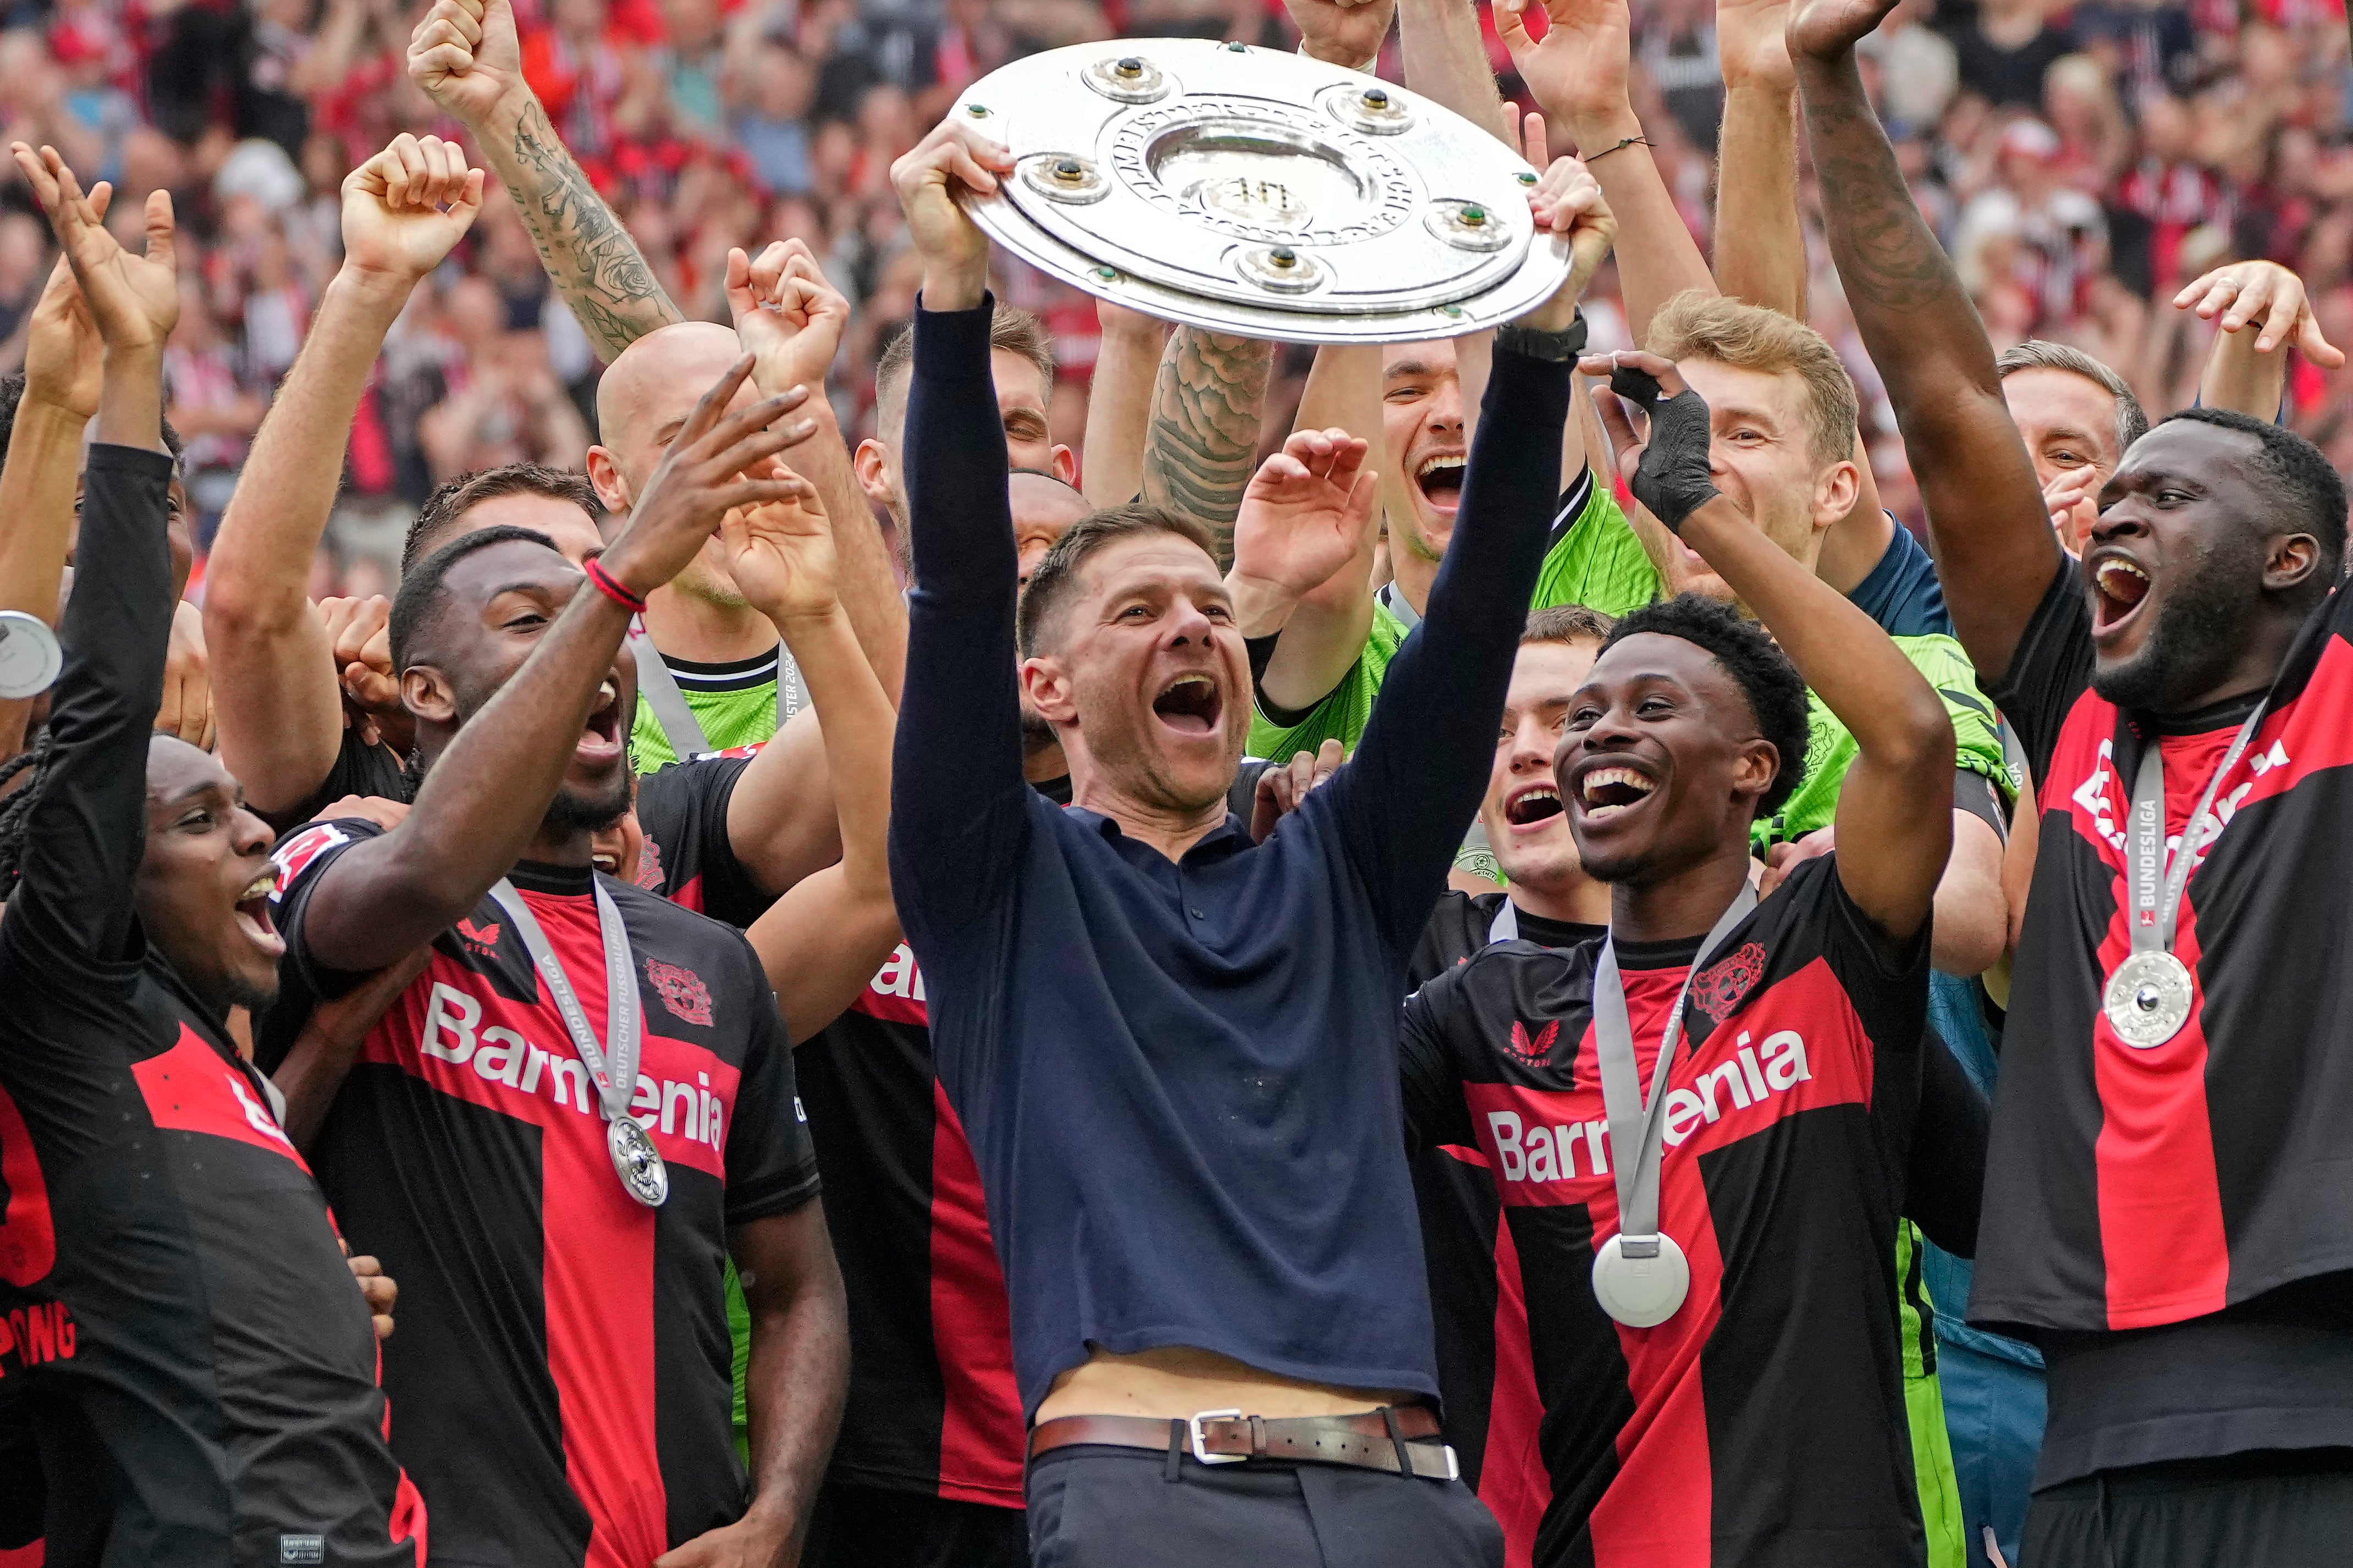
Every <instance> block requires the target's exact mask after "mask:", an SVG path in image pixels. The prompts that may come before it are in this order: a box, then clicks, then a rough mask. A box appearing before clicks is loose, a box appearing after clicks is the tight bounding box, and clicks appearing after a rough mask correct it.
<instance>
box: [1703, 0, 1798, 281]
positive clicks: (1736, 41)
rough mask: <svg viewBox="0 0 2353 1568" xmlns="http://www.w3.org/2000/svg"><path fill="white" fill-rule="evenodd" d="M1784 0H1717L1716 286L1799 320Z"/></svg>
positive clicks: (1794, 147) (1794, 118)
mask: <svg viewBox="0 0 2353 1568" xmlns="http://www.w3.org/2000/svg"><path fill="white" fill-rule="evenodd" d="M1788 12H1789V0H1716V7H1715V49H1716V55H1717V58H1719V59H1720V60H1721V61H1722V62H1723V66H1724V123H1723V126H1722V128H1721V130H1720V131H1719V132H1717V136H1716V160H1715V286H1716V287H1717V288H1718V289H1722V290H1723V291H1724V292H1725V293H1726V294H1729V295H1731V296H1732V297H1733V298H1734V299H1736V300H1746V301H1747V302H1748V303H1749V304H1751V305H1762V306H1764V307H1765V308H1766V309H1767V310H1778V311H1780V312H1781V314H1783V315H1785V316H1788V317H1789V318H1791V319H1792V320H1794V321H1804V320H1805V319H1806V237H1805V233H1804V230H1803V229H1802V228H1801V227H1800V226H1799V222H1798V78H1797V73H1796V72H1795V71H1793V70H1791V69H1790V68H1789V47H1788V37H1787V34H1788Z"/></svg>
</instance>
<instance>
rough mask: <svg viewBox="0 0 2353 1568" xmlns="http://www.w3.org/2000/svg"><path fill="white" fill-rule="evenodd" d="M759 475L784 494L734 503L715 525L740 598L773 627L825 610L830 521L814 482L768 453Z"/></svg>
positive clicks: (831, 591) (835, 598)
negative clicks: (747, 503)
mask: <svg viewBox="0 0 2353 1568" xmlns="http://www.w3.org/2000/svg"><path fill="white" fill-rule="evenodd" d="M761 472H762V477H763V478H765V479H769V480H771V481H774V482H775V483H776V484H778V485H779V486H782V487H784V489H785V490H786V493H785V494H784V495H782V496H781V497H780V498H778V499H777V500H770V501H764V502H762V503H761V504H759V505H757V506H744V507H737V508H736V509H734V510H733V511H730V512H729V513H728V514H727V515H726V516H725V517H724V518H723V519H722V520H721V521H720V524H719V543H720V547H721V549H723V551H724V552H726V555H727V569H728V571H729V573H730V574H733V577H734V579H735V585H736V586H737V587H738V588H741V589H742V590H743V591H744V597H745V598H746V599H749V600H750V601H751V602H752V607H753V608H754V609H756V610H758V611H759V612H760V613H761V614H762V615H764V616H767V617H768V619H770V620H772V621H774V622H776V624H777V626H779V627H782V626H785V624H786V623H787V622H790V621H797V620H804V619H812V618H816V617H820V616H828V615H831V614H832V613H833V612H834V611H835V610H836V609H837V608H839V606H840V604H841V599H840V596H839V594H838V593H837V592H836V589H835V582H836V571H835V564H834V552H833V522H832V520H831V519H829V518H828V517H827V516H826V514H825V506H824V503H823V502H821V501H820V500H818V493H817V487H816V486H815V485H812V484H810V483H809V482H808V481H807V479H803V478H801V477H800V476H799V475H798V474H796V473H794V472H793V471H792V470H791V469H790V468H786V467H785V465H784V464H783V463H782V462H779V461H778V460H777V459H776V458H769V459H768V460H767V461H766V462H765V463H764V464H762V465H761Z"/></svg>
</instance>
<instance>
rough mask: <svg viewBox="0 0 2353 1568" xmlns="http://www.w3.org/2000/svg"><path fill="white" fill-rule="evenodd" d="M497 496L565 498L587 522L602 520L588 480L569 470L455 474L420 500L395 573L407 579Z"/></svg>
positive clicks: (514, 467) (530, 466) (507, 467)
mask: <svg viewBox="0 0 2353 1568" xmlns="http://www.w3.org/2000/svg"><path fill="white" fill-rule="evenodd" d="M501 496H545V497H547V498H548V499H549V500H568V501H570V502H571V503H572V504H573V505H575V506H576V507H578V508H579V509H580V510H582V511H585V512H586V513H587V514H588V521H590V522H593V523H597V524H599V525H600V526H601V525H602V523H603V521H604V518H605V507H604V503H603V502H601V501H599V500H597V499H596V486H594V485H592V484H590V483H589V482H588V476H587V475H586V474H583V473H577V472H575V471H574V470H572V469H570V468H551V467H549V466H548V465H547V464H545V463H507V464H504V465H503V466H501V467H499V468H480V469H477V470H476V471H474V472H473V473H470V474H459V476H458V477H457V478H456V479H450V480H448V481H447V482H445V483H444V484H443V485H442V486H441V487H440V488H439V489H437V490H435V491H434V492H433V493H432V494H431V495H429V496H427V497H426V498H425V505H424V506H423V507H422V508H420V509H418V510H417V521H415V522H412V523H410V524H409V525H408V537H407V538H406V540H404V541H402V542H401V546H400V574H401V575H402V576H404V577H406V575H408V574H409V573H410V572H412V571H414V570H415V569H416V566H417V562H418V561H420V560H422V559H423V558H424V557H425V556H426V555H427V554H428V553H430V552H432V551H434V550H437V549H438V548H439V547H440V546H441V545H442V544H443V543H445V542H448V539H449V537H450V536H451V535H452V534H454V533H455V532H456V531H457V529H458V525H459V522H460V521H463V520H464V518H465V515H466V514H467V513H468V512H470V511H471V510H473V509H474V508H476V507H478V506H480V505H481V504H482V503H483V502H484V501H486V500H498V499H499V497H501Z"/></svg>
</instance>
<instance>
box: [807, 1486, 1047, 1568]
mask: <svg viewBox="0 0 2353 1568" xmlns="http://www.w3.org/2000/svg"><path fill="white" fill-rule="evenodd" d="M1028 1565H1029V1530H1028V1527H1027V1526H1026V1525H1025V1524H1024V1523H1023V1522H1022V1517H1021V1510H1019V1509H1018V1508H995V1507H992V1506H990V1505H989V1504H987V1503H983V1502H952V1501H950V1500H948V1499H946V1498H940V1497H929V1496H926V1495H924V1494H923V1493H922V1492H902V1491H885V1490H883V1489H881V1488H879V1487H861V1486H855V1485H851V1484H849V1483H848V1482H844V1481H836V1480H828V1481H827V1482H826V1483H825V1486H824V1488H823V1489H821V1490H820V1491H818V1496H817V1510H816V1512H815V1513H814V1514H813V1515H812V1516H811V1517H810V1521H809V1534H808V1543H807V1545H806V1546H805V1547H803V1548H802V1550H801V1568H1028Z"/></svg>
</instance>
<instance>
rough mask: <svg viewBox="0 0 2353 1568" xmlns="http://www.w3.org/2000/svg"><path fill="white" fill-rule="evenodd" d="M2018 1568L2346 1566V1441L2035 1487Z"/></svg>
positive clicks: (2350, 1543)
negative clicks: (2338, 1445)
mask: <svg viewBox="0 0 2353 1568" xmlns="http://www.w3.org/2000/svg"><path fill="white" fill-rule="evenodd" d="M2020 1555H2021V1557H2022V1558H2023V1559H2024V1562H2023V1563H2021V1565H2020V1568H2223V1565H2231V1568H2241V1565H2243V1568H2343V1565H2344V1564H2345V1563H2347V1562H2348V1561H2353V1449H2347V1448H2311V1449H2297V1450H2295V1451H2292V1452H2291V1451H2268V1452H2263V1453H2254V1454H2234V1455H2232V1456H2231V1457H2229V1458H2219V1459H2180V1460H2176V1461H2174V1462H2172V1463H2169V1464H2162V1465H2139V1466H2135V1467H2133V1468H2129V1469H2121V1470H2104V1471H2101V1472H2100V1473H2099V1474H2097V1475H2092V1476H2085V1477H2083V1478H2082V1479H2077V1480H2072V1481H2063V1482H2061V1483H2060V1484H2059V1485H2057V1486H2055V1487H2046V1488H2044V1489H2042V1490H2041V1491H2038V1492H2036V1493H2035V1494H2034V1500H2033V1501H2032V1502H2031V1503H2030V1504H2029V1505H2028V1507H2027V1510H2026V1535H2025V1540H2024V1542H2023V1543H2022V1545H2021V1552H2020Z"/></svg>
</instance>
